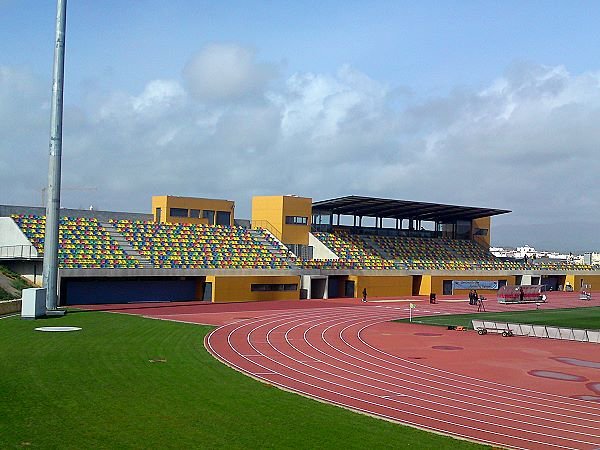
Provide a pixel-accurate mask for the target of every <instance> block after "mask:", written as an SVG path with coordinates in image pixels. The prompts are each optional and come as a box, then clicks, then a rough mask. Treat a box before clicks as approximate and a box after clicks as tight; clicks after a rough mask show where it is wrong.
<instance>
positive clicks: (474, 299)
mask: <svg viewBox="0 0 600 450" xmlns="http://www.w3.org/2000/svg"><path fill="white" fill-rule="evenodd" d="M478 303H479V294H478V293H477V291H476V290H473V304H474V305H477V304H478Z"/></svg>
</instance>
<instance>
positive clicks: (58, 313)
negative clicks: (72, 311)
mask: <svg viewBox="0 0 600 450" xmlns="http://www.w3.org/2000/svg"><path fill="white" fill-rule="evenodd" d="M66 313H67V311H66V310H64V309H48V310H46V317H62V316H64V315H65V314H66Z"/></svg>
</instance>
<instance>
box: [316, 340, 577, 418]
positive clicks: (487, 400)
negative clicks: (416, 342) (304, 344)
mask: <svg viewBox="0 0 600 450" xmlns="http://www.w3.org/2000/svg"><path fill="white" fill-rule="evenodd" d="M309 344H310V343H309ZM387 369H388V370H390V369H389V368H387ZM458 395H460V394H458ZM485 401H486V402H489V399H486V400H485ZM467 403H468V402H467ZM510 406H511V407H517V408H518V407H519V405H510ZM509 413H513V411H509ZM549 414H552V413H549ZM560 415H561V416H562V415H564V413H561V414H560ZM577 420H582V419H581V418H577ZM583 420H586V419H583ZM575 425H576V426H579V424H575ZM584 427H585V426H584Z"/></svg>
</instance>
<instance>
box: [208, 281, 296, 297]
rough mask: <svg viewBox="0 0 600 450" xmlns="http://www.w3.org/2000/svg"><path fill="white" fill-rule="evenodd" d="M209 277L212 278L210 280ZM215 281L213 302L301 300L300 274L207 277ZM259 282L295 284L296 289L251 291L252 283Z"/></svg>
mask: <svg viewBox="0 0 600 450" xmlns="http://www.w3.org/2000/svg"><path fill="white" fill-rule="evenodd" d="M209 278H211V279H210V280H209ZM206 281H212V282H213V302H214V303H231V302H255V301H263V300H299V299H300V277H299V276H281V277H278V276H267V277H259V276H249V277H220V276H216V277H214V280H212V277H206ZM253 283H258V284H295V285H296V290H295V291H267V292H264V291H254V292H253V291H251V285H252V284H253Z"/></svg>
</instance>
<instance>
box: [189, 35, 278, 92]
mask: <svg viewBox="0 0 600 450" xmlns="http://www.w3.org/2000/svg"><path fill="white" fill-rule="evenodd" d="M275 75H276V70H275V66H273V65H271V64H267V63H261V62H258V61H257V60H256V53H255V52H254V51H253V50H251V49H248V48H245V47H240V46H239V45H236V44H217V43H213V44H210V45H207V46H205V47H204V48H202V50H200V52H198V53H197V54H196V55H194V57H193V58H192V59H191V60H190V61H189V62H188V63H187V65H186V66H185V68H184V69H183V77H184V79H185V82H186V86H187V89H188V91H189V92H190V94H191V95H192V96H193V97H194V98H195V99H197V100H199V101H205V102H216V103H219V102H235V101H240V100H243V99H253V98H256V97H261V96H262V94H263V93H264V90H265V88H266V86H267V84H268V82H269V81H270V80H271V79H273V77H274V76H275Z"/></svg>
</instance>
